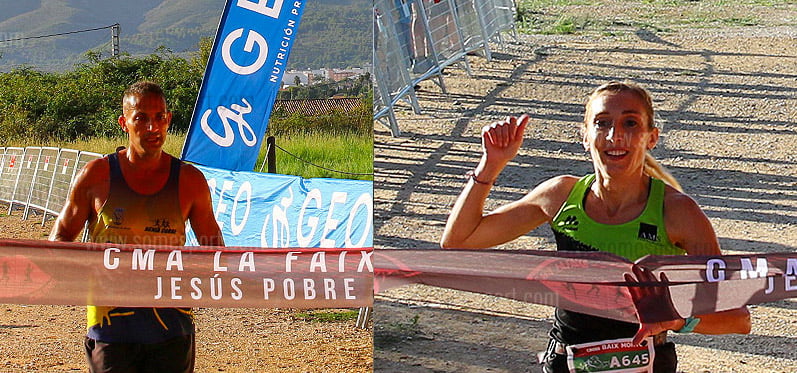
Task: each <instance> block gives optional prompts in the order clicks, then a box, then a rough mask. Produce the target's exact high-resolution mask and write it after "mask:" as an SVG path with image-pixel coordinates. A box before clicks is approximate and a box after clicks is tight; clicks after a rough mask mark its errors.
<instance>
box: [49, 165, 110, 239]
mask: <svg viewBox="0 0 797 373" xmlns="http://www.w3.org/2000/svg"><path fill="white" fill-rule="evenodd" d="M108 172H109V167H108V161H107V160H105V159H104V158H103V159H98V160H94V161H91V162H89V163H88V164H87V165H86V166H85V167H84V168H83V169H82V170H80V173H79V174H78V176H77V178H75V181H74V182H73V183H72V186H71V188H70V191H69V196H68V197H67V200H66V204H65V205H64V208H63V209H62V210H61V214H59V215H58V219H57V220H56V221H55V224H54V225H53V229H52V230H51V231H50V236H49V238H48V239H49V240H50V241H74V240H75V238H77V235H78V234H80V231H81V230H83V227H84V226H85V224H86V221H87V220H89V219H90V218H92V217H93V216H94V215H95V211H94V203H95V198H96V197H97V196H96V194H97V192H98V191H100V190H102V188H104V190H107V189H108V188H109V186H110V184H109V183H110V181H109V180H108V178H107V177H103V176H102V175H106V176H107V175H108Z"/></svg>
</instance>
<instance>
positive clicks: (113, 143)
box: [0, 133, 374, 180]
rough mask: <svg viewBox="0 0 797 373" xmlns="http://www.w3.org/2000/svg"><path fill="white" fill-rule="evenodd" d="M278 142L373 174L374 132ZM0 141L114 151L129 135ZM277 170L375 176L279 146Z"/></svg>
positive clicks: (176, 145)
mask: <svg viewBox="0 0 797 373" xmlns="http://www.w3.org/2000/svg"><path fill="white" fill-rule="evenodd" d="M185 137H186V135H185V134H184V133H177V134H169V137H168V138H167V140H166V144H165V145H164V146H163V150H164V151H166V152H167V153H169V154H171V155H173V156H175V157H179V156H180V153H181V150H182V147H183V143H184V142H185ZM263 143H264V146H263V149H262V150H261V152H260V156H259V157H258V160H257V163H256V167H255V170H256V171H258V170H259V169H260V165H261V164H262V163H263V159H264V158H265V151H266V149H265V141H264V142H263ZM276 143H277V146H279V147H281V148H283V149H285V150H287V151H289V152H291V153H292V154H295V155H297V156H298V157H300V158H302V159H304V160H307V161H308V162H311V163H314V164H317V165H320V166H322V167H326V168H329V169H333V170H337V171H345V172H350V173H361V174H373V143H374V142H373V137H372V136H371V135H352V134H341V133H329V134H319V133H309V134H296V133H295V134H292V135H291V136H290V137H281V138H277V139H276ZM0 145H2V146H19V147H25V146H51V147H59V148H68V149H76V150H83V151H90V152H95V153H100V154H108V153H112V152H114V151H115V150H116V147H117V146H120V145H127V137H125V136H122V135H120V136H118V137H113V138H92V139H85V140H78V141H57V140H51V141H44V142H42V141H34V140H24V139H23V140H15V141H11V142H8V143H4V144H0ZM264 170H265V168H264ZM277 173H280V174H285V175H296V176H301V177H304V178H314V177H325V178H337V179H358V180H373V175H349V174H345V173H339V172H332V171H327V170H323V169H321V168H318V167H315V166H312V165H309V164H307V163H305V162H302V161H300V160H297V159H295V158H294V157H292V156H290V155H288V154H287V153H285V152H283V151H281V150H277Z"/></svg>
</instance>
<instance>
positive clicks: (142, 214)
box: [86, 153, 194, 343]
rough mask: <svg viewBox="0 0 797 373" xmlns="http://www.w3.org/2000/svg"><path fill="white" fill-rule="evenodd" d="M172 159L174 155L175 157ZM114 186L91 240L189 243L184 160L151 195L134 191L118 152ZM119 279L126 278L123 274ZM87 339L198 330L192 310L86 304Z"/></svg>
mask: <svg viewBox="0 0 797 373" xmlns="http://www.w3.org/2000/svg"><path fill="white" fill-rule="evenodd" d="M170 157H171V156H170ZM107 159H108V163H109V165H110V177H111V180H110V181H111V187H110V190H109V193H108V199H107V201H106V202H105V204H103V206H102V208H101V209H100V211H99V212H98V213H97V220H96V221H94V222H92V224H91V225H90V226H89V235H90V237H91V241H92V242H97V243H120V244H125V243H126V244H142V245H172V246H182V245H184V244H185V218H184V217H183V214H182V210H181V208H180V199H179V193H178V191H179V181H180V167H181V165H182V162H180V160H178V159H176V158H174V157H171V164H170V169H169V178H168V180H167V182H166V185H165V186H164V187H163V188H162V189H161V190H160V191H158V192H156V193H154V194H151V195H142V194H139V193H136V192H135V191H134V190H132V189H131V188H130V187H129V186H128V185H127V182H126V181H125V179H124V176H123V175H122V170H121V168H120V166H119V155H118V153H114V154H110V155H108V156H107ZM118 280H119V281H124V279H123V278H119V279H118ZM86 311H87V312H86V319H87V320H86V321H87V328H88V337H89V338H92V339H95V340H99V341H103V342H115V343H158V342H163V341H166V340H168V339H171V338H174V337H177V336H183V335H189V334H192V333H194V324H193V313H192V312H191V309H190V308H136V307H112V306H94V305H89V306H87V310H86Z"/></svg>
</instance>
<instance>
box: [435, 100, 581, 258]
mask: <svg viewBox="0 0 797 373" xmlns="http://www.w3.org/2000/svg"><path fill="white" fill-rule="evenodd" d="M528 120H529V117H528V116H527V115H523V116H521V117H520V118H515V117H509V118H507V120H505V121H503V122H496V123H493V124H491V125H489V126H485V127H484V128H482V152H483V153H482V157H481V161H480V162H479V165H478V166H477V167H476V169H475V170H474V176H473V177H471V178H469V179H468V183H467V185H466V186H465V189H464V190H463V191H462V193H460V195H459V197H458V198H457V201H456V202H455V203H454V207H453V208H452V209H451V215H449V217H448V221H447V222H446V227H445V230H444V232H443V237H442V239H441V240H440V246H441V247H443V248H447V249H449V248H457V249H483V248H488V247H492V246H495V245H500V244H502V243H506V242H508V241H511V240H513V239H515V238H517V237H520V236H521V235H523V234H525V233H527V232H529V231H530V230H532V229H534V228H536V227H537V226H539V225H541V224H543V223H545V222H546V221H549V220H550V219H551V218H552V215H551V211H550V210H551V209H550V208H546V207H548V206H551V205H555V204H556V202H553V203H551V201H552V200H554V201H555V200H557V199H560V198H561V197H560V196H559V195H558V194H560V193H558V191H560V190H561V189H562V188H558V186H559V185H560V184H561V183H562V178H554V179H551V180H548V181H546V182H544V183H542V184H541V185H539V186H538V187H536V188H534V190H532V191H531V192H530V193H529V194H527V195H526V196H524V197H523V198H521V199H520V200H517V201H514V202H511V203H509V204H506V205H504V206H501V207H499V208H498V209H496V210H495V211H492V212H490V213H488V214H486V215H485V214H483V212H484V202H485V200H486V199H487V195H488V194H490V189H491V187H492V183H493V182H494V181H495V179H496V178H497V177H498V174H500V173H501V171H502V170H503V169H504V167H505V166H506V164H507V163H509V161H510V160H512V159H513V158H514V157H515V155H517V152H518V150H519V149H520V145H521V144H522V143H523V131H524V130H525V128H526V124H527V123H528ZM567 190H569V189H567ZM565 197H566V196H565ZM559 202H560V203H559V205H561V200H560V201H559ZM556 206H558V205H556ZM553 213H554V214H555V211H554V212H553Z"/></svg>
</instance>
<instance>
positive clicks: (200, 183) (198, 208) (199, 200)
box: [180, 164, 224, 246]
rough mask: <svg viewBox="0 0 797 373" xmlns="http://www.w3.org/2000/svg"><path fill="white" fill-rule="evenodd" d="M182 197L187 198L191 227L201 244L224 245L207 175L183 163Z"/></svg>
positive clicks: (181, 176)
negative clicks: (214, 211) (214, 212)
mask: <svg viewBox="0 0 797 373" xmlns="http://www.w3.org/2000/svg"><path fill="white" fill-rule="evenodd" d="M180 198H181V199H182V198H186V200H187V201H188V204H187V205H188V206H189V210H188V213H187V216H188V221H189V222H190V223H191V229H192V230H193V231H194V234H195V235H196V238H197V241H198V242H199V244H200V245H201V246H224V237H222V235H221V229H219V225H218V223H216V217H215V216H214V215H213V203H212V202H211V198H210V189H209V188H208V182H207V180H205V175H203V174H202V172H201V171H199V170H198V169H196V167H194V166H191V165H187V164H186V165H183V167H182V169H181V174H180Z"/></svg>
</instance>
